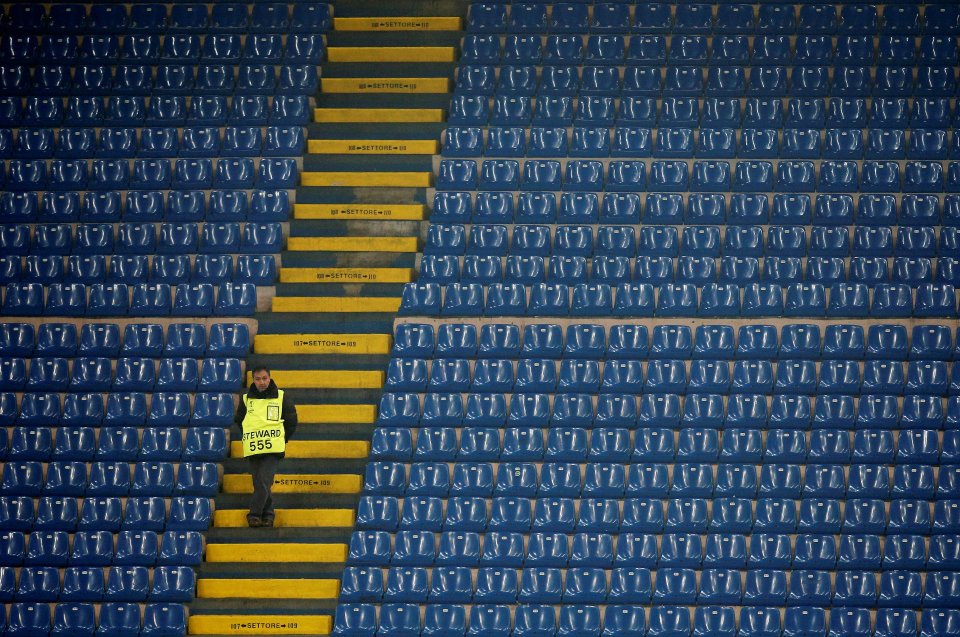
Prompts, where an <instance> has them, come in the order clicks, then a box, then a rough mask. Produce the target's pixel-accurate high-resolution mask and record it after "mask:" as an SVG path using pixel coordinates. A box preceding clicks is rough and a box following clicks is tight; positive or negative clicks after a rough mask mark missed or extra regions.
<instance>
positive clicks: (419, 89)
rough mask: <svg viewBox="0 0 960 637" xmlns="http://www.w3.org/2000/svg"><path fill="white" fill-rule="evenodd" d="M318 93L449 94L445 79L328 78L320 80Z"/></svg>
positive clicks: (448, 80) (447, 83)
mask: <svg viewBox="0 0 960 637" xmlns="http://www.w3.org/2000/svg"><path fill="white" fill-rule="evenodd" d="M320 92H321V93H326V94H328V95H330V94H350V95H356V94H360V95H370V94H381V93H404V94H414V93H449V92H450V78H446V77H371V78H365V77H328V78H324V79H322V80H320Z"/></svg>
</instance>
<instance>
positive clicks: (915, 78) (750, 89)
mask: <svg viewBox="0 0 960 637" xmlns="http://www.w3.org/2000/svg"><path fill="white" fill-rule="evenodd" d="M159 68H160V69H163V68H166V67H159ZM283 68H285V69H286V68H288V67H283ZM538 68H539V82H538V77H537V75H538ZM498 70H499V80H498V77H497V75H498V73H497V71H498ZM38 73H39V74H40V75H41V77H40V78H39V80H38V79H34V80H33V81H32V84H33V90H34V91H43V90H45V89H46V85H48V84H50V83H52V82H53V80H49V81H46V80H44V79H43V76H44V74H43V73H41V72H40V70H38ZM125 75H126V74H125ZM295 75H296V74H295V71H293V70H291V71H288V72H287V73H285V74H283V75H282V76H281V79H280V84H281V86H282V87H283V88H284V89H285V90H287V91H296V90H297V84H298V83H299V84H308V83H310V82H311V79H312V78H307V77H299V76H295ZM137 76H138V77H140V75H139V74H138V75H137ZM57 77H62V75H61V74H58V75H57ZM178 77H184V75H183V74H178ZM108 79H109V78H108V77H105V76H104V79H103V83H104V84H105V83H106V82H107V80H108ZM161 79H163V80H164V81H165V84H164V86H165V87H166V86H170V85H171V84H172V85H173V86H174V87H176V88H164V89H163V90H167V91H176V90H187V89H188V88H189V84H190V83H189V82H188V80H191V79H192V77H190V78H187V77H184V79H183V80H182V82H180V83H179V84H176V83H172V81H171V80H170V79H169V74H166V75H164V76H163V77H162V78H161V77H159V76H158V81H157V83H159V82H160V80H161ZM148 80H149V77H148V76H147V77H145V78H144V79H143V80H141V82H142V83H146V82H147V81H148ZM268 81H269V80H268V79H264V80H263V82H264V83H267V82H268ZM59 83H60V84H62V85H65V86H63V89H69V88H70V86H69V85H68V84H67V80H65V79H63V80H59ZM118 83H120V85H121V90H125V91H133V90H135V89H132V88H129V84H130V83H131V81H129V80H119V81H118ZM238 87H239V83H238ZM63 89H61V88H60V87H58V90H63ZM30 90H31V81H30V80H29V79H28V78H27V77H26V74H25V71H24V70H23V69H22V68H20V67H9V66H0V92H3V93H5V94H9V93H16V92H18V91H19V92H21V93H22V92H29V91H30ZM78 90H79V91H81V92H82V91H86V92H88V93H97V92H99V91H100V89H95V88H92V87H82V88H80V89H76V88H74V91H78ZM454 90H455V92H456V93H458V94H464V95H492V94H494V93H495V92H497V91H499V92H502V93H513V94H518V95H525V96H532V95H534V94H536V93H539V94H541V95H567V96H573V95H576V94H577V93H578V92H580V93H589V94H599V95H610V96H616V95H620V94H621V93H622V94H624V95H653V96H659V95H661V94H663V95H664V96H683V97H697V96H700V95H705V96H707V97H719V96H727V97H786V96H788V95H796V96H806V97H824V96H827V95H833V96H842V95H856V96H866V95H874V96H886V97H909V96H912V95H930V96H934V97H951V96H953V95H954V93H956V91H957V74H956V72H955V68H954V67H952V66H920V67H917V68H914V67H912V66H892V65H885V66H878V67H875V68H874V67H870V66H844V67H837V68H836V69H834V68H833V67H831V66H790V67H788V66H753V67H749V68H744V67H742V66H729V67H726V66H724V67H716V66H714V67H709V68H706V69H704V68H701V67H700V66H699V65H698V66H667V67H666V69H664V68H663V65H653V66H628V67H626V68H625V69H624V70H623V73H622V74H621V72H620V68H619V67H616V66H585V67H582V68H580V67H577V66H571V65H567V66H543V67H535V66H519V67H512V66H503V67H499V69H498V67H494V66H484V65H473V66H466V65H465V66H461V67H460V69H459V70H458V72H457V80H456V84H455V89H454Z"/></svg>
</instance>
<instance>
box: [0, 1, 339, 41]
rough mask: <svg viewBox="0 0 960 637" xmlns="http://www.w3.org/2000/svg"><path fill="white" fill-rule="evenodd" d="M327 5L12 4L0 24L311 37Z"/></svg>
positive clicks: (13, 28)
mask: <svg viewBox="0 0 960 637" xmlns="http://www.w3.org/2000/svg"><path fill="white" fill-rule="evenodd" d="M332 13H333V12H332V9H331V6H330V5H329V4H321V3H308V2H294V3H292V6H291V5H288V4H286V3H274V2H271V3H260V2H255V3H233V2H231V3H224V4H214V5H212V6H208V5H206V4H193V3H183V4H173V5H165V4H159V3H144V4H140V3H137V4H133V5H124V4H118V5H111V4H108V5H97V4H95V3H94V4H91V5H84V4H74V3H63V4H56V5H52V6H51V7H50V8H49V10H48V9H47V8H46V7H44V6H43V5H31V4H26V3H24V4H19V3H18V4H12V5H11V6H10V7H9V9H8V10H7V11H6V12H4V15H3V19H2V20H0V28H2V29H3V30H5V31H8V32H11V33H23V32H29V33H58V32H59V33H70V34H76V33H118V34H121V33H129V32H145V33H164V32H168V33H175V32H178V31H186V32H190V31H196V32H202V33H211V32H220V31H222V32H230V31H240V32H243V33H257V32H266V33H304V32H305V33H316V32H323V31H326V30H328V29H329V28H330V20H331V15H332Z"/></svg>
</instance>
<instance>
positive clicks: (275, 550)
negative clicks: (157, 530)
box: [206, 542, 347, 563]
mask: <svg viewBox="0 0 960 637" xmlns="http://www.w3.org/2000/svg"><path fill="white" fill-rule="evenodd" d="M206 554H207V556H206V561H207V562H221V563H223V562H344V561H346V559H347V545H346V544H303V543H301V544H297V543H292V542H277V543H264V542H258V543H250V544H234V543H229V544H214V543H211V544H207V550H206Z"/></svg>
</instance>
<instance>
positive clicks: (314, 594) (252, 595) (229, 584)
mask: <svg viewBox="0 0 960 637" xmlns="http://www.w3.org/2000/svg"><path fill="white" fill-rule="evenodd" d="M261 546H262V545H261ZM277 546H282V545H279V544H278V545H277ZM272 550H273V549H272V548H271V551H272ZM339 586H340V583H339V582H338V581H337V580H335V579H286V578H283V579H280V578H277V579H274V578H270V579H267V578H256V579H241V578H237V579H233V578H231V579H209V578H200V579H198V580H197V597H202V598H206V599H223V598H228V597H234V598H248V599H334V598H336V596H337V592H338V588H339Z"/></svg>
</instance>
